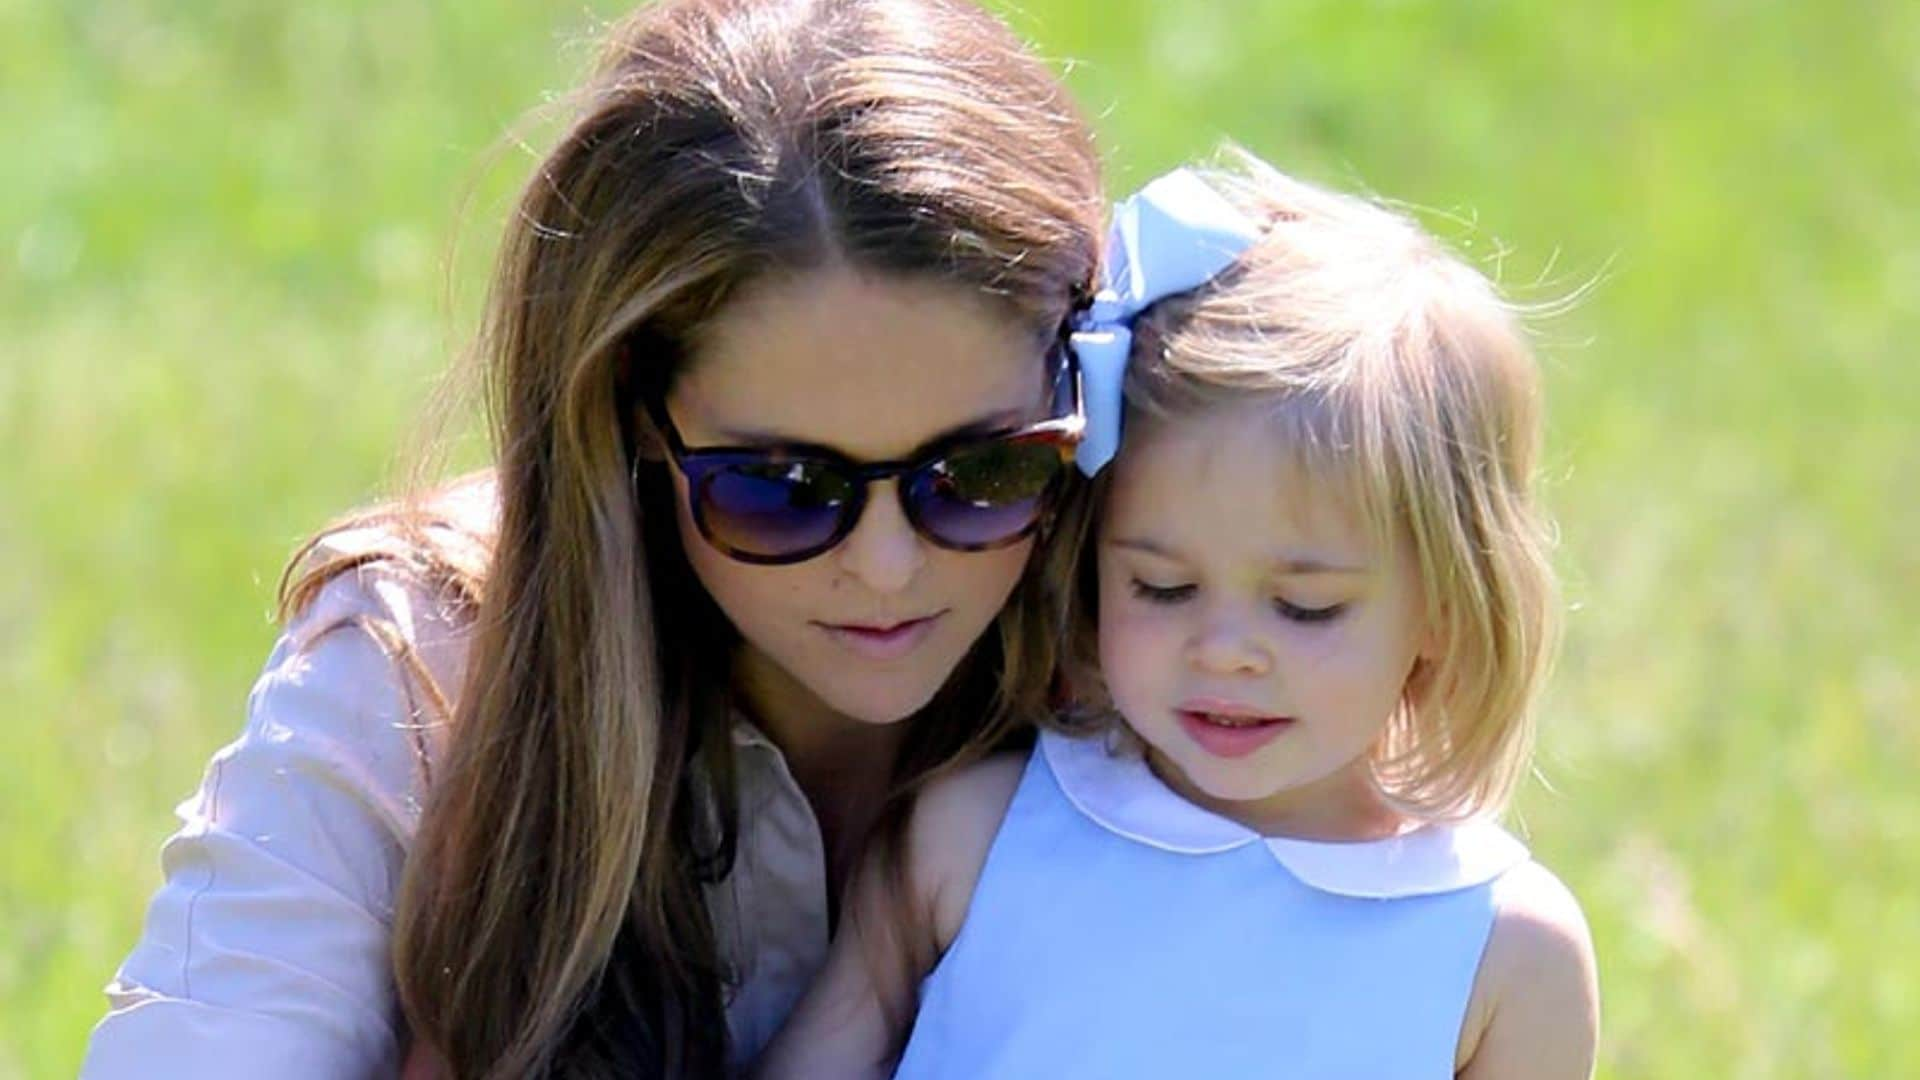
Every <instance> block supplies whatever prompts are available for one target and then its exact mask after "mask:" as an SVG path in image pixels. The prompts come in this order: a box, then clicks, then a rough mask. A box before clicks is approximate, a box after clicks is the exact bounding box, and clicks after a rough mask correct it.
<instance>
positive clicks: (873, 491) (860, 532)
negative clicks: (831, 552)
mask: <svg viewBox="0 0 1920 1080" xmlns="http://www.w3.org/2000/svg"><path fill="white" fill-rule="evenodd" d="M898 483H899V482H898V481H896V480H883V481H881V482H879V483H876V484H874V485H873V486H872V487H871V488H870V489H869V490H868V492H867V505H866V509H865V510H863V511H862V512H861V514H860V522H859V524H857V525H855V526H854V527H853V532H852V533H850V534H848V536H847V538H846V539H845V540H843V541H841V542H840V546H839V547H838V548H836V549H835V557H836V558H838V559H839V560H840V568H841V569H842V570H844V571H846V572H847V573H848V574H850V575H852V576H853V577H855V578H857V579H859V581H860V582H861V583H862V584H864V585H865V586H867V588H869V589H872V590H873V591H875V592H882V593H888V592H899V591H900V590H902V589H904V588H906V587H907V586H908V585H909V584H911V583H912V581H913V579H914V575H916V574H918V573H919V572H920V567H921V566H923V565H925V563H926V561H927V551H926V546H925V544H926V542H925V541H924V540H922V539H920V534H919V533H916V532H914V531H913V524H912V523H911V522H909V521H908V520H907V515H906V512H905V511H904V510H902V509H901V508H900V496H899V493H898V492H899V487H898Z"/></svg>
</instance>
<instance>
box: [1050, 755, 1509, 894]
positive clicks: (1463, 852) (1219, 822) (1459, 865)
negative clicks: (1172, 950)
mask: <svg viewBox="0 0 1920 1080" xmlns="http://www.w3.org/2000/svg"><path fill="white" fill-rule="evenodd" d="M1040 752H1041V754H1042V755H1043V756H1044V757H1045V759H1046V762H1047V766H1048V768H1050V769H1051V770H1052V772H1053V775H1054V779H1055V780H1056V781H1058V783H1059V785H1060V790H1061V792H1062V793H1064V794H1065V795H1066V797H1067V801H1068V802H1070V803H1072V804H1073V805H1074V807H1075V808H1077V809H1078V810H1079V811H1080V812H1081V813H1082V814H1084V815H1086V817H1087V818H1088V819H1090V820H1092V821H1093V822H1094V823H1095V824H1097V825H1099V826H1100V827H1102V828H1104V829H1106V830H1107V831H1109V832H1112V833H1115V834H1117V835H1119V836H1123V837H1126V838H1127V839H1129V840H1133V841H1136V842H1138V843H1142V844H1146V845H1148V846H1150V847H1156V848H1159V849H1161V850H1163V851H1172V852H1179V853H1182V854H1187V855H1209V854H1214V853H1216V852H1222V851H1231V850H1234V849H1236V848H1240V847H1244V846H1246V845H1248V844H1253V843H1260V844H1263V845H1264V846H1265V847H1266V849H1267V851H1268V852H1269V853H1271V854H1272V855H1273V857H1274V859H1275V860H1276V861H1277V862H1279V863H1280V865H1281V866H1283V867H1285V868H1286V869H1287V871H1288V872H1289V873H1291V874H1292V875H1293V876H1294V877H1295V878H1298V879H1299V880H1300V881H1301V882H1302V883H1303V884H1306V885H1309V886H1312V887H1313V888H1316V889H1319V890H1321V891H1322V892H1328V893H1333V894H1335V895H1339V896H1354V897H1363V898H1369V899H1394V898H1399V897H1408V896H1427V895H1432V894H1435V893H1445V892H1453V891H1456V890H1459V889H1467V888H1472V887H1473V886H1475V885H1481V884H1485V883H1486V882H1489V881H1492V880H1493V879H1495V878H1497V877H1499V876H1500V875H1501V874H1503V873H1505V872H1506V871H1508V870H1510V869H1512V868H1513V867H1515V866H1517V865H1519V864H1521V863H1524V862H1526V861H1527V859H1528V858H1529V857H1530V856H1529V855H1528V853H1527V849H1526V846H1525V845H1523V844H1521V843H1520V841H1519V840H1517V839H1515V838H1514V837H1513V836H1512V834H1510V833H1508V832H1507V831H1506V830H1505V829H1503V828H1501V827H1500V826H1499V825H1497V824H1495V823H1494V822H1492V821H1487V820H1484V819H1474V820H1471V821H1467V822H1463V823H1461V824H1457V825H1449V824H1444V823H1436V824H1431V825H1424V826H1421V827H1420V828H1418V829H1415V830H1413V831H1411V832H1406V833H1402V834H1400V835H1399V836H1394V837H1389V838H1388V839H1385V840H1370V841H1362V842H1359V843H1328V842H1323V841H1316V840H1294V839H1290V838H1287V837H1277V836H1274V837H1263V836H1261V835H1260V834H1259V833H1256V832H1254V831H1253V830H1252V829H1249V828H1247V827H1246V826H1244V825H1242V824H1240V823H1239V822H1236V821H1232V820H1229V819H1227V818H1224V817H1221V816H1220V815H1218V814H1215V813H1213V812H1212V811H1210V810H1205V809H1202V808H1201V807H1198V806H1195V805H1194V804H1193V803H1191V802H1188V801H1187V800H1186V799H1184V798H1182V797H1181V796H1180V795H1179V794H1177V793H1176V792H1174V790H1173V789H1172V788H1169V787H1168V786H1167V785H1166V784H1165V783H1164V782H1162V781H1161V779H1160V778H1159V777H1157V776H1155V775H1154V774H1153V770H1151V769H1149V768H1148V767H1147V762H1146V759H1145V758H1144V757H1142V756H1141V755H1140V754H1138V753H1134V752H1128V751H1126V750H1122V749H1117V748H1113V747H1110V746H1109V745H1108V740H1107V739H1104V738H1101V737H1098V736H1095V737H1072V736H1067V735H1062V734H1060V733H1058V732H1053V731H1047V732H1043V733H1041V736H1040Z"/></svg>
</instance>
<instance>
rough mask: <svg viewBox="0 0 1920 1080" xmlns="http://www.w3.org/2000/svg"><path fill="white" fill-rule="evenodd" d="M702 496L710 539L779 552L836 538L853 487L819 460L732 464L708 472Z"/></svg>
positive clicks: (757, 550)
mask: <svg viewBox="0 0 1920 1080" xmlns="http://www.w3.org/2000/svg"><path fill="white" fill-rule="evenodd" d="M700 494H701V516H702V518H703V524H704V525H705V526H706V530H707V534H708V536H709V537H710V538H712V539H713V540H715V541H717V542H718V543H719V544H721V545H722V546H723V547H727V548H731V549H733V550H734V551H736V552H741V553H745V554H750V555H762V556H780V555H790V554H793V553H795V552H800V551H806V550H809V549H811V548H815V547H819V546H820V545H822V544H825V543H826V542H827V541H828V540H830V539H832V537H833V534H834V531H835V530H836V529H837V528H838V527H839V524H840V518H841V515H842V514H844V513H845V511H846V506H847V504H848V503H849V502H851V501H852V500H853V497H854V485H853V483H852V482H851V481H850V480H848V479H847V477H845V476H843V475H841V474H840V472H839V471H838V470H835V469H833V468H832V467H831V466H827V465H824V464H820V463H816V462H804V461H791V462H768V463H765V464H730V465H723V466H721V467H719V468H716V469H714V470H713V471H712V472H710V473H708V474H707V475H706V476H705V477H704V478H703V480H702V482H701V485H700Z"/></svg>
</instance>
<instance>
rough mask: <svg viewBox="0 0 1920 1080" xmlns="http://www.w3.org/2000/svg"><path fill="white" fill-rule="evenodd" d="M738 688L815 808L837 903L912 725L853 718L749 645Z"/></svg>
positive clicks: (738, 659) (737, 667) (739, 666)
mask: <svg viewBox="0 0 1920 1080" xmlns="http://www.w3.org/2000/svg"><path fill="white" fill-rule="evenodd" d="M733 685H734V691H735V693H736V694H737V695H738V697H737V701H738V702H739V705H740V707H741V708H742V709H743V710H744V711H745V712H746V713H747V715H748V716H749V717H751V718H752V720H753V722H754V723H755V724H756V725H758V726H759V728H760V730H761V731H762V732H763V733H764V734H765V735H766V736H767V738H768V739H770V740H772V742H773V744H774V745H775V746H777V747H779V748H780V753H781V754H782V756H784V757H785V758H786V762H787V770H788V771H789V772H791V773H792V774H793V779H794V783H796V784H797V785H799V788H800V792H801V794H803V795H805V796H806V798H807V803H808V804H809V805H810V806H812V808H813V814H814V817H815V819H816V820H818V822H819V823H820V838H821V842H822V844H823V845H824V847H825V849H826V858H827V878H828V886H829V888H830V889H831V892H830V893H829V895H830V896H831V897H834V898H838V896H839V893H840V885H841V884H842V883H843V882H844V881H845V879H846V876H847V875H848V874H849V873H850V872H851V870H852V868H853V864H854V862H855V861H856V860H857V858H858V856H859V853H860V848H861V845H862V844H863V842H864V841H865V839H866V835H867V831H868V830H869V829H870V828H871V827H872V825H873V823H874V820H875V819H876V818H877V817H878V816H879V813H880V808H881V805H882V804H883V803H884V802H885V801H886V798H887V794H888V792H889V791H890V790H891V787H892V783H893V766H894V760H895V758H896V757H897V756H898V754H899V751H900V745H901V743H902V741H903V740H904V739H905V737H906V732H907V725H906V724H905V723H904V722H902V723H894V724H873V723H867V722H864V721H860V720H856V719H854V718H852V717H850V716H847V715H846V714H845V713H842V712H840V711H838V710H837V709H834V708H833V707H831V706H829V705H828V704H827V703H826V702H824V701H821V700H820V698H819V696H818V695H816V694H814V693H813V692H812V691H811V690H809V689H808V688H807V687H805V686H804V685H802V684H801V683H800V682H799V681H797V680H796V679H794V678H793V676H791V675H789V674H788V673H787V672H786V670H785V669H783V668H781V667H780V666H779V665H778V664H776V663H774V662H773V661H772V660H771V659H769V658H768V657H767V656H766V655H765V654H763V653H760V652H759V651H757V650H755V649H753V648H751V647H742V648H741V649H740V651H739V653H738V654H737V655H736V656H735V658H734V677H733Z"/></svg>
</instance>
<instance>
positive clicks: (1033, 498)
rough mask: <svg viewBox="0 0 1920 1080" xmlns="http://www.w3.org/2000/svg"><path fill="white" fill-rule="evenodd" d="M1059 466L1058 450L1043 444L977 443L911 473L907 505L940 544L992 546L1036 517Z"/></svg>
mask: <svg viewBox="0 0 1920 1080" xmlns="http://www.w3.org/2000/svg"><path fill="white" fill-rule="evenodd" d="M1061 467H1062V465H1061V460H1060V450H1059V448H1058V447H1056V446H1054V445H1053V444H1052V443H1051V442H1047V441H1045V440H1041V439H1030V440H1013V439H1009V440H1003V441H999V442H990V443H981V444H978V445H976V446H971V447H966V448H964V449H961V450H956V451H955V452H953V453H951V454H949V455H947V456H946V457H944V458H942V459H940V460H939V461H936V462H934V463H932V464H931V465H928V466H926V467H925V468H922V469H920V470H918V471H917V472H915V473H914V474H913V476H912V478H911V479H910V480H909V481H908V484H907V502H908V504H909V505H910V506H912V507H913V512H914V515H915V517H916V518H918V519H919V522H920V525H921V527H922V528H923V529H925V530H926V531H927V532H928V533H930V534H932V535H933V536H934V537H935V538H937V539H938V540H939V541H940V542H942V543H945V544H949V545H952V546H954V547H978V546H982V545H986V544H993V543H997V542H999V541H1002V540H1006V539H1008V538H1009V537H1013V536H1017V535H1019V534H1020V533H1021V532H1023V531H1024V530H1026V528H1027V527H1028V526H1030V525H1032V524H1033V523H1034V521H1035V520H1036V519H1037V518H1039V516H1040V511H1041V508H1042V506H1043V505H1044V503H1045V500H1046V496H1047V493H1048V492H1049V491H1050V490H1051V489H1052V487H1053V481H1054V480H1055V479H1056V478H1057V477H1058V476H1059V475H1060V470H1061Z"/></svg>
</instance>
